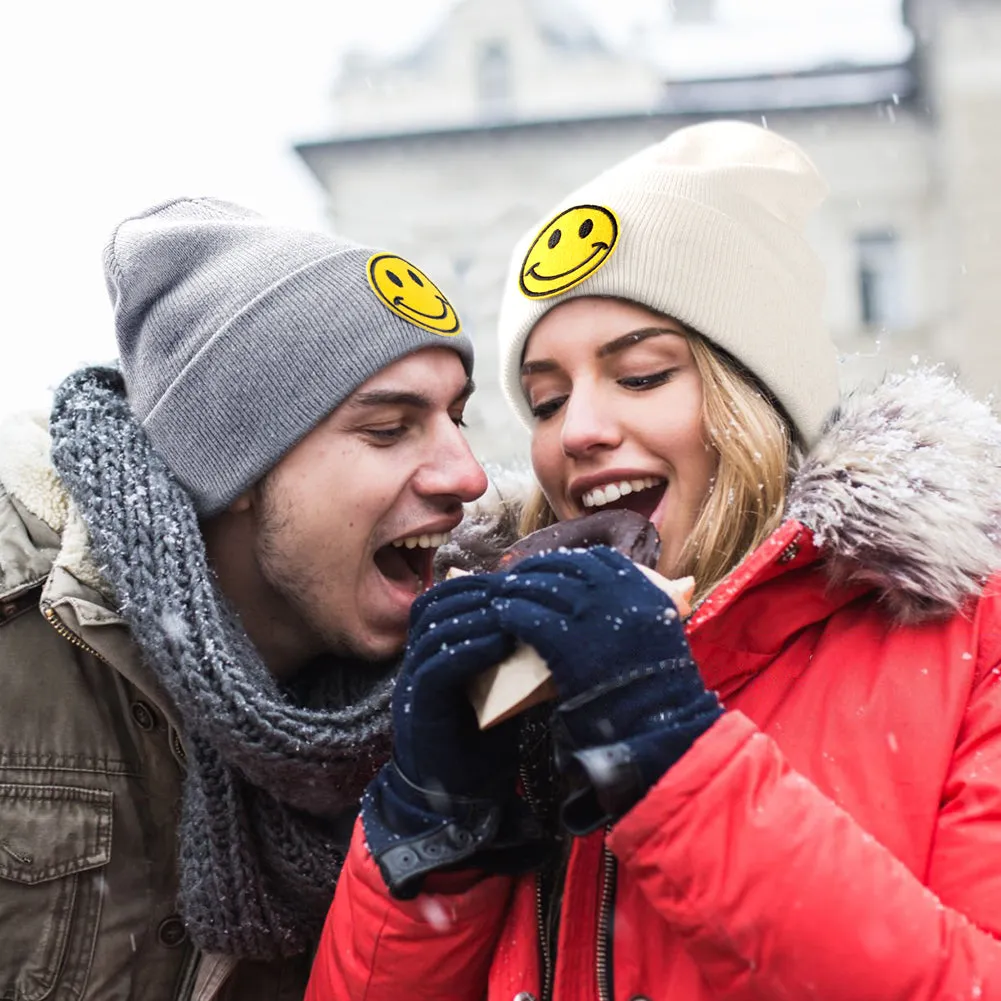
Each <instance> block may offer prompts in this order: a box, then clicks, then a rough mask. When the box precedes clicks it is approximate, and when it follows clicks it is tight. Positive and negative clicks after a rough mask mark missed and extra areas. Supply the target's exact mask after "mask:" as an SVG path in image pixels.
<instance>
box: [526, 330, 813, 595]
mask: <svg viewBox="0 0 1001 1001" xmlns="http://www.w3.org/2000/svg"><path fill="white" fill-rule="evenodd" d="M685 336H686V338H687V341H688V345H689V347H690V348H691V351H692V359H693V361H694V362H695V367H696V368H697V369H698V373H699V375H700V376H701V378H702V423H703V427H704V429H705V435H706V440H707V444H708V445H709V446H710V447H711V448H713V449H715V450H716V452H717V453H718V454H719V462H718V463H717V467H716V475H715V476H714V478H713V481H712V484H711V485H710V488H709V492H708V494H707V495H706V498H705V500H704V501H703V503H702V507H701V509H700V510H699V514H698V517H697V518H696V521H695V526H694V528H693V529H692V532H691V535H689V537H688V539H687V541H686V542H685V545H684V547H683V549H682V551H681V554H680V556H679V557H678V563H677V565H676V566H675V567H671V568H670V573H671V575H672V576H677V577H683V576H687V575H689V574H690V575H692V576H693V577H694V578H695V599H696V600H698V599H700V598H703V597H705V596H706V595H707V594H708V593H709V592H710V591H711V590H712V589H713V588H714V587H715V586H716V585H717V584H718V583H719V582H720V581H721V580H722V579H723V578H724V577H725V576H726V575H727V574H728V573H729V572H730V571H731V570H732V569H733V568H734V567H735V566H736V565H737V564H738V563H740V561H741V560H743V559H744V558H745V557H746V556H747V555H748V554H750V553H751V552H753V551H754V550H755V549H756V548H757V547H758V546H759V545H760V544H761V543H762V542H763V541H764V540H765V539H766V538H767V537H768V536H769V535H771V533H772V532H773V531H775V529H776V528H777V527H778V525H779V523H780V522H781V520H782V512H783V509H784V507H785V497H786V489H787V487H788V481H789V470H790V465H791V463H792V461H793V458H794V442H793V440H792V431H791V425H790V423H789V421H788V419H787V418H786V417H785V416H784V414H783V413H782V412H781V410H780V409H779V407H778V404H777V403H776V402H775V401H774V400H773V399H772V397H771V396H770V394H769V393H768V392H767V390H765V389H764V388H763V387H761V386H760V385H759V384H758V383H757V380H756V379H755V378H754V376H753V375H751V374H750V373H749V372H747V371H746V370H745V369H744V368H743V367H742V366H741V365H740V363H739V362H737V361H736V360H735V359H733V358H731V357H730V356H729V355H727V354H724V353H723V352H721V351H720V350H719V349H718V348H715V347H713V346H712V345H710V343H709V342H708V341H707V340H706V339H705V338H704V337H702V336H701V335H699V334H697V333H695V332H694V331H686V334H685ZM558 520H559V519H558V518H557V517H556V514H555V512H554V511H553V509H552V508H551V507H550V505H549V502H548V501H547V500H546V496H545V494H544V493H543V492H542V490H541V488H536V490H535V491H534V492H533V494H532V497H531V498H530V500H529V501H528V503H527V504H526V505H525V507H524V509H523V511H522V515H521V521H520V524H519V529H520V531H521V533H522V534H524V535H527V534H528V533H529V532H534V531H536V530H537V529H539V528H545V527H547V526H548V525H552V524H554V523H555V522H556V521H558Z"/></svg>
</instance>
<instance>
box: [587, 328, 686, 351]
mask: <svg viewBox="0 0 1001 1001" xmlns="http://www.w3.org/2000/svg"><path fill="white" fill-rule="evenodd" d="M664 334H672V335H673V336H675V337H684V336H685V335H684V333H683V332H682V331H680V330H675V329H673V328H671V327H641V328H640V329H639V330H630V331H629V333H628V334H623V335H622V336H621V337H616V338H615V340H614V341H609V342H608V343H607V344H602V346H601V347H600V348H598V357H599V358H608V357H609V356H610V355H614V354H618V353H619V352H620V351H625V350H626V348H631V347H632V346H633V345H634V344H639V343H640V342H641V341H646V340H649V339H650V338H651V337H662V336H663V335H664Z"/></svg>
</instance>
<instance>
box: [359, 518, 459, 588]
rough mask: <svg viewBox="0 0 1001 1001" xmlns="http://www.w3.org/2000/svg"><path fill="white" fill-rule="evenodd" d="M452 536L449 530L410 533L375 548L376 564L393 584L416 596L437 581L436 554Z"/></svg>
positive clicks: (380, 571)
mask: <svg viewBox="0 0 1001 1001" xmlns="http://www.w3.org/2000/svg"><path fill="white" fill-rule="evenodd" d="M448 540H449V533H448V532H432V533H429V534H427V535H407V536H404V537H403V538H400V539H394V540H393V541H392V542H390V543H389V544H388V545H385V546H381V547H380V548H379V549H377V550H376V551H375V556H374V560H375V566H376V569H377V570H378V571H379V573H381V574H382V576H383V577H385V578H386V580H388V581H389V582H390V583H391V584H393V585H394V586H396V587H399V588H401V589H403V590H405V591H409V592H411V593H412V594H413V595H414V596H416V595H418V594H420V593H421V592H422V591H426V590H427V589H428V588H429V587H430V586H431V584H432V583H433V581H434V554H435V552H436V550H437V549H438V547H439V546H443V545H444V544H445V543H446V542H448Z"/></svg>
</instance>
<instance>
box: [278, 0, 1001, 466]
mask: <svg viewBox="0 0 1001 1001" xmlns="http://www.w3.org/2000/svg"><path fill="white" fill-rule="evenodd" d="M667 6H668V5H667V4H665V7H667ZM739 6H740V5H739V4H735V3H733V2H731V3H730V4H726V3H724V2H719V3H714V2H712V0H674V3H672V4H670V7H671V13H670V14H669V15H666V16H665V18H664V19H663V22H662V23H658V24H653V25H650V26H648V28H647V30H645V31H643V33H642V34H641V35H640V36H638V37H637V38H636V39H635V40H634V43H633V44H631V45H630V46H628V47H627V48H626V50H623V49H622V47H619V48H613V47H611V46H609V45H608V44H607V43H606V42H605V41H604V40H603V39H602V38H601V37H600V36H599V35H598V34H597V33H596V32H595V31H594V30H593V29H591V28H590V27H588V25H587V24H586V23H585V22H584V20H583V19H582V18H581V16H580V14H579V12H577V11H576V10H575V8H574V6H573V3H572V0H534V2H533V0H507V2H505V3H504V4H500V3H496V2H495V0H463V2H461V3H459V4H458V5H456V6H454V7H453V8H451V10H450V13H449V14H448V16H447V17H446V18H445V19H444V21H443V23H442V24H441V26H440V28H439V30H438V31H437V32H436V33H435V34H434V35H433V36H432V37H430V38H428V39H427V40H426V41H425V42H424V43H423V44H422V45H421V46H420V47H419V48H418V49H416V50H415V51H414V52H412V53H410V54H409V55H408V56H407V57H406V58H403V59H398V60H393V61H390V62H378V61H373V60H371V59H368V58H366V57H364V56H355V57H352V58H351V59H349V60H348V61H347V62H346V64H345V66H344V70H343V73H342V76H341V79H340V81H339V82H338V84H337V86H336V89H335V92H334V95H333V114H334V121H335V124H336V132H335V133H334V134H332V135H331V136H330V138H328V139H325V140H323V141H318V142H308V143H303V144H301V145H299V146H298V147H297V150H298V152H299V154H300V155H301V156H302V158H303V159H304V160H305V162H306V163H307V165H308V166H309V167H310V169H311V170H312V171H313V173H314V174H315V175H316V177H317V178H318V179H319V181H320V183H321V184H322V185H323V186H324V188H325V189H326V190H327V192H328V194H329V216H330V221H331V224H332V225H333V226H334V227H335V228H336V229H337V230H339V231H341V232H343V233H345V234H350V235H351V236H353V237H356V238H358V239H362V240H365V241H367V242H370V243H374V244H376V245H379V246H385V247H388V248H391V249H392V250H393V251H394V252H396V253H401V254H403V255H405V256H406V255H412V256H413V257H414V258H415V259H417V260H418V261H420V262H421V264H422V265H423V266H425V267H426V269H427V270H428V271H429V272H430V273H431V274H432V275H433V276H435V278H436V280H437V281H438V282H439V283H440V284H441V285H442V286H444V287H445V288H446V290H447V291H448V292H449V293H450V295H451V296H452V298H453V299H454V300H455V302H456V304H457V306H458V308H459V312H460V314H461V315H462V317H463V320H464V323H465V325H466V327H467V329H469V330H470V331H471V332H472V334H473V336H474V338H475V340H476V343H477V348H478V366H477V369H478V371H477V381H478V383H479V385H480V387H481V391H480V392H478V393H477V394H476V397H475V398H474V403H473V405H472V406H471V408H470V418H471V420H470V424H471V428H470V433H471V438H472V439H473V442H474V446H475V447H476V449H477V451H478V453H479V454H480V455H481V456H482V457H484V458H487V459H495V460H508V459H510V458H513V457H524V456H525V454H526V442H527V437H526V436H525V435H524V434H522V433H521V432H520V430H518V429H517V428H516V421H515V420H514V419H513V417H512V416H511V414H510V411H508V410H507V408H506V406H505V405H504V403H503V401H502V399H501V397H500V390H499V388H498V386H497V382H496V379H495V376H494V373H495V371H496V368H497V364H496V351H495V348H494V337H493V330H494V321H495V317H496V309H497V304H498V302H499V299H500V288H501V284H502V281H503V278H504V274H505V271H506V269H507V265H508V255H509V253H510V250H511V247H512V246H513V244H514V242H515V241H516V240H517V239H518V237H520V236H521V235H522V234H523V233H524V231H525V230H526V229H527V228H528V227H530V226H532V225H533V224H535V223H536V222H537V221H538V220H539V219H540V217H541V216H542V214H543V213H545V212H546V211H548V209H549V208H550V207H551V206H552V205H553V204H554V203H555V202H556V200H557V199H559V198H560V197H562V196H563V195H564V194H566V193H567V192H569V191H570V190H571V188H572V187H574V186H575V185H577V184H579V183H581V182H583V181H584V180H586V179H588V178H589V177H591V176H592V175H594V174H595V173H597V172H598V171H599V170H601V169H603V168H604V167H606V166H609V165H610V164H612V163H613V162H615V161H616V160H618V159H620V158H622V157H624V156H626V155H628V154H629V153H632V152H634V151H635V150H637V149H639V148H640V147H642V146H644V145H646V144H648V143H651V142H655V141H657V140H658V139H661V138H662V137H663V136H665V135H666V134H667V133H668V132H670V131H671V130H673V129H676V128H679V127H681V126H683V125H686V124H690V123H692V122H694V121H699V120H703V119H706V118H709V117H714V116H725V117H736V118H743V119H746V120H748V121H753V122H759V123H764V124H766V125H767V126H768V127H769V128H774V129H776V130H777V131H779V132H781V133H783V134H784V135H787V136H789V137H790V138H792V139H794V140H796V141H797V142H799V143H801V144H802V145H803V147H804V148H805V149H806V150H807V151H808V152H809V154H810V155H811V156H812V157H813V159H814V160H815V161H816V163H817V164H818V166H819V167H820V169H821V170H822V171H823V173H824V174H825V175H826V176H827V178H828V180H829V181H830V183H831V188H832V191H831V196H830V198H829V200H828V202H827V203H826V205H825V206H824V208H823V210H822V212H821V213H820V214H819V216H818V218H817V219H816V221H815V224H814V226H813V231H812V234H811V235H812V237H813V239H814V243H815V245H816V246H817V248H818V250H819V251H820V253H821V255H822V257H823V259H824V261H825V263H826V266H827V271H828V316H829V320H830V324H831V328H832V330H833V332H834V335H835V338H836V340H837V342H838V344H839V346H840V348H841V350H842V352H843V355H844V361H845V363H844V366H843V370H844V376H845V380H846V382H852V381H855V380H858V379H860V378H869V377H874V376H876V375H878V374H879V373H880V372H881V371H883V370H885V369H886V368H901V367H906V366H907V365H908V364H910V362H911V359H912V358H915V357H917V358H920V359H921V360H922V361H929V360H933V361H941V362H944V363H945V364H947V365H948V366H950V367H954V368H956V369H958V370H959V372H960V373H961V375H962V376H963V378H964V379H965V380H966V382H967V383H968V384H969V385H970V386H971V387H972V388H973V389H974V390H975V391H977V392H979V393H981V394H986V393H988V392H993V391H994V389H995V387H996V386H997V385H998V384H999V382H1001V338H999V337H998V336H996V335H995V332H994V331H995V327H996V326H997V324H998V318H999V317H1001V172H999V168H998V164H999V163H1001V0H903V4H902V9H894V10H892V13H891V14H889V15H888V14H886V12H885V7H884V13H883V14H882V15H881V16H876V15H875V14H872V13H871V12H872V11H874V10H875V9H876V7H878V6H879V5H878V4H872V5H871V6H870V7H869V8H866V9H867V10H869V11H870V14H869V15H865V14H864V13H860V14H859V17H860V18H863V20H862V21H859V20H858V19H851V18H849V17H848V16H847V15H845V16H844V17H843V18H841V20H839V21H835V22H830V23H829V22H817V23H813V22H810V21H807V20H804V21H803V23H802V24H800V25H797V26H790V25H789V24H783V25H777V24H768V23H767V22H762V21H761V19H760V18H756V15H755V10H756V9H758V10H760V8H759V7H758V5H757V4H744V6H745V7H746V8H747V9H748V14H747V15H745V18H746V19H745V20H743V21H741V19H740V16H739V13H738V14H735V13H734V11H735V10H739ZM799 6H800V7H801V8H803V9H804V11H807V12H808V11H809V9H810V7H811V5H809V4H802V5H799ZM805 16H806V15H804V17H805Z"/></svg>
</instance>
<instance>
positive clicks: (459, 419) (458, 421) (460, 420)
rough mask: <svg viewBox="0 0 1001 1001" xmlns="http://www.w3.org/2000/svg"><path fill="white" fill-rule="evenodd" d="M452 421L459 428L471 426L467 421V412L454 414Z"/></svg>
mask: <svg viewBox="0 0 1001 1001" xmlns="http://www.w3.org/2000/svg"><path fill="white" fill-rule="evenodd" d="M452 423H453V424H454V425H455V426H456V427H457V428H467V427H469V425H468V424H467V423H466V415H465V414H452Z"/></svg>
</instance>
